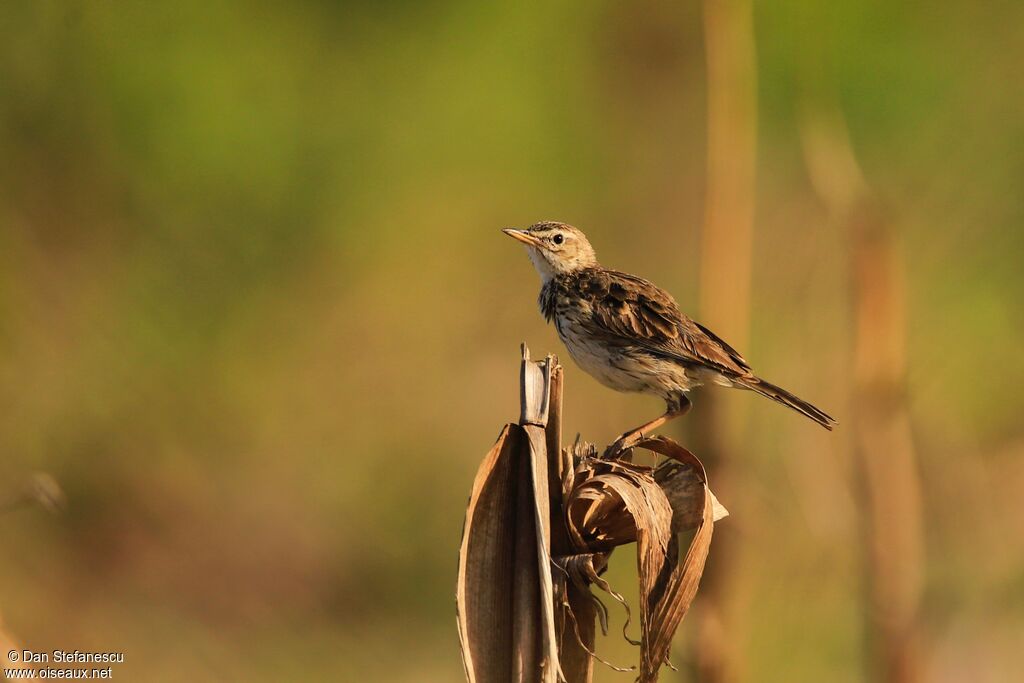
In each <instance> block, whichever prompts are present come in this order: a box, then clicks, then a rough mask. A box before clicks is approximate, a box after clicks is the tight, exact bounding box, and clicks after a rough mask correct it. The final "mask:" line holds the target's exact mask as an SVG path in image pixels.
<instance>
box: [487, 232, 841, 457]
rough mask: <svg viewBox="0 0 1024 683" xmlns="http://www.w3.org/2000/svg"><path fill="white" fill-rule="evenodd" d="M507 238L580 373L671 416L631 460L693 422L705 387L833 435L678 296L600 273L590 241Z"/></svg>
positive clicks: (651, 426)
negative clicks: (696, 396) (676, 422)
mask: <svg viewBox="0 0 1024 683" xmlns="http://www.w3.org/2000/svg"><path fill="white" fill-rule="evenodd" d="M502 232H504V233H505V234H506V235H508V236H509V237H512V238H513V239H515V240H518V241H519V242H522V243H523V244H524V245H525V246H526V249H527V253H528V255H529V257H530V261H532V262H533V266H534V268H536V270H537V272H538V273H539V274H540V278H541V290H540V296H539V298H538V304H539V306H540V311H541V313H542V314H543V315H544V317H545V319H546V320H547V321H548V322H553V323H554V325H555V329H556V330H557V331H558V336H559V338H560V339H561V340H562V342H563V343H564V344H565V346H566V348H567V349H568V351H569V355H570V356H572V358H573V360H574V361H575V362H576V364H577V365H578V366H579V367H580V368H582V369H583V370H584V371H585V372H587V373H588V374H590V375H591V376H593V377H594V378H595V379H596V380H598V381H599V382H600V383H601V384H604V385H605V386H607V387H610V388H612V389H615V390H617V391H621V392H640V393H645V394H654V395H656V396H659V397H661V398H662V399H664V401H665V405H666V409H665V413H664V414H663V415H661V416H659V417H657V418H655V419H654V420H651V421H649V422H646V423H644V424H643V425H641V426H639V427H637V428H636V429H632V430H629V431H627V432H625V433H624V434H623V435H622V436H620V437H619V438H618V439H617V440H616V441H615V443H614V444H613V445H612V446H610V447H609V451H615V450H623V449H625V448H628V447H629V446H630V445H631V444H633V443H636V442H637V441H639V439H641V438H643V436H644V435H646V434H649V433H650V432H651V431H653V430H655V429H657V428H659V427H661V426H662V425H664V424H665V423H667V422H668V421H670V420H672V419H674V418H677V417H679V416H681V415H683V414H685V413H686V412H687V411H688V410H689V408H690V406H691V403H690V400H689V398H688V397H687V393H688V392H689V391H690V390H691V389H693V388H694V387H698V386H701V385H705V384H711V385H718V386H724V387H730V388H734V389H745V390H749V391H753V392H754V393H757V394H760V395H761V396H764V397H766V398H770V399H772V400H773V401H776V402H778V403H781V404H782V405H784V406H786V407H788V408H792V409H793V410H795V411H797V412H798V413H800V414H802V415H804V416H806V417H808V418H810V419H811V420H813V421H814V422H816V423H817V424H819V425H821V426H822V427H824V428H825V429H828V430H829V431H831V430H832V428H833V426H835V425H837V424H838V423H837V422H836V420H835V419H834V418H832V417H831V416H830V415H828V414H827V413H825V412H824V411H823V410H821V409H819V408H817V407H815V406H814V405H812V404H811V403H809V402H807V401H805V400H803V399H802V398H800V397H798V396H796V395H795V394H793V393H791V392H789V391H787V390H785V389H783V388H782V387H779V386H776V385H774V384H772V383H770V382H767V381H765V380H764V379H761V378H760V377H758V376H757V375H755V374H754V372H753V370H752V369H751V367H750V365H749V364H748V363H747V361H746V360H745V359H744V358H743V356H741V355H740V353H739V352H738V351H736V349H734V348H733V347H731V346H729V344H727V343H726V342H725V341H724V340H723V339H722V338H721V337H719V336H718V335H716V334H715V333H714V332H712V331H711V330H709V329H708V328H707V327H705V326H704V325H701V324H700V323H698V322H696V321H695V320H693V319H691V318H689V317H688V316H686V315H685V314H683V313H682V312H680V310H679V306H678V304H676V301H675V299H673V298H672V295H671V294H669V293H668V292H666V291H665V290H663V289H661V288H659V287H657V286H656V285H654V284H653V283H651V282H650V281H648V280H645V279H643V278H641V277H637V276H636V275H630V274H629V273H623V272H620V271H616V270H610V269H608V268H605V267H603V266H602V265H601V264H600V263H598V260H597V255H596V254H595V252H594V248H593V247H592V246H591V245H590V241H589V240H588V239H587V237H586V235H584V234H583V232H582V231H581V230H579V229H578V228H575V227H573V226H571V225H568V224H566V223H560V222H557V221H542V222H540V223H535V224H534V225H531V226H530V227H529V228H527V229H525V230H521V229H516V228H506V229H504V230H503V231H502Z"/></svg>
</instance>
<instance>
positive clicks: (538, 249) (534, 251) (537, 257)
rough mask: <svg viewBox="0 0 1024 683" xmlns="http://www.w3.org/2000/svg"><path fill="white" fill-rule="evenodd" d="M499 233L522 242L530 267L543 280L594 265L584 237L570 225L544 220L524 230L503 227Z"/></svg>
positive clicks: (595, 260)
mask: <svg viewBox="0 0 1024 683" xmlns="http://www.w3.org/2000/svg"><path fill="white" fill-rule="evenodd" d="M502 232H503V233H505V234H506V235H508V236H509V237H512V238H514V239H517V240H519V241H520V242H522V243H523V244H525V245H526V251H527V253H528V254H529V255H530V260H531V261H533V266H534V268H536V269H537V272H538V273H540V277H541V279H542V280H544V281H545V282H547V281H548V280H550V279H551V278H553V277H554V276H556V275H563V274H566V273H572V272H575V271H577V270H582V269H584V268H592V267H593V266H596V265H597V256H596V255H595V254H594V248H593V247H592V246H590V242H588V241H587V236H586V235H584V234H583V233H582V232H581V231H579V230H577V229H576V228H574V227H572V226H571V225H566V224H565V223H556V222H554V221H544V222H542V223H535V224H534V225H531V226H530V227H529V228H527V229H526V230H516V229H514V228H506V229H504V230H502Z"/></svg>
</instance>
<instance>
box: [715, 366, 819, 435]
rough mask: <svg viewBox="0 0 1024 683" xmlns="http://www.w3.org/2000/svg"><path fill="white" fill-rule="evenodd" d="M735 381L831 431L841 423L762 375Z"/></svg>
mask: <svg viewBox="0 0 1024 683" xmlns="http://www.w3.org/2000/svg"><path fill="white" fill-rule="evenodd" d="M734 381H735V382H736V384H739V385H740V386H742V387H744V388H746V389H750V390H751V391H756V392H757V393H759V394H761V395H762V396H767V397H768V398H770V399H772V400H773V401H777V402H778V403H781V404H782V405H784V406H786V407H788V408H792V409H793V410H795V411H797V412H798V413H802V414H804V415H806V416H807V417H809V418H811V419H812V420H814V421H815V422H817V423H818V424H820V425H821V426H822V427H824V428H825V429H827V430H829V431H832V427H833V426H834V425H837V424H839V423H838V422H836V421H835V419H834V418H833V417H832V416H831V415H829V414H828V413H826V412H825V411H823V410H821V409H819V408H816V407H815V406H813V405H811V404H810V403H808V402H807V401H805V400H803V399H802V398H800V397H799V396H796V395H794V394H791V393H790V392H788V391H786V390H785V389H783V388H782V387H777V386H775V385H774V384H771V383H770V382H765V381H764V380H763V379H761V378H760V377H743V378H740V379H738V380H734Z"/></svg>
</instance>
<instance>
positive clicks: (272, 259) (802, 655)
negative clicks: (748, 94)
mask: <svg viewBox="0 0 1024 683" xmlns="http://www.w3.org/2000/svg"><path fill="white" fill-rule="evenodd" d="M819 4H820V3H816V2H811V1H810V0H794V1H791V2H780V3H757V6H756V7H755V15H754V30H755V38H756V43H757V55H756V56H757V69H758V99H759V112H758V116H759V119H758V128H759V147H758V185H757V197H756V202H757V203H756V227H755V236H754V251H753V264H752V267H753V275H752V277H753V291H754V294H753V302H752V304H753V305H752V317H751V325H752V327H751V339H750V341H749V343H748V344H747V346H746V348H744V349H742V351H744V352H745V355H746V356H747V358H748V359H749V360H751V362H752V363H753V365H754V366H755V367H757V368H758V369H759V370H760V371H762V372H763V373H764V374H765V375H766V376H767V377H768V378H769V379H772V380H774V381H777V382H779V383H780V384H783V385H785V386H787V387H789V388H791V389H792V390H794V391H795V392H796V393H799V394H800V395H802V396H805V397H807V398H808V399H810V400H812V401H814V402H815V403H817V404H819V405H821V406H822V407H823V408H825V409H827V410H828V411H829V412H831V413H832V414H834V415H836V416H837V417H838V418H839V419H840V422H843V421H844V416H845V415H848V414H849V413H850V410H851V398H850V387H851V372H852V369H851V361H850V341H849V340H850V338H851V335H852V333H853V332H852V323H851V315H852V313H851V305H850V293H849V284H848V280H849V272H848V270H849V267H848V256H847V251H848V248H849V244H848V240H847V237H846V236H845V235H844V234H842V232H841V231H840V230H838V229H837V228H836V226H835V225H834V224H832V223H830V222H829V221H828V220H827V211H826V208H825V207H824V206H823V205H822V203H821V201H820V200H819V199H818V197H817V196H816V194H815V192H814V191H813V188H812V186H811V183H810V181H809V179H808V173H807V169H806V167H805V164H804V159H803V156H802V152H801V140H800V129H799V126H800V120H799V119H800V116H799V112H800V105H801V101H802V98H803V97H804V96H805V95H806V90H807V89H806V87H805V86H806V83H807V79H808V78H809V76H808V74H809V73H811V74H815V76H813V78H814V79H816V80H815V82H819V83H820V82H823V81H827V82H828V83H830V84H831V87H832V88H834V90H835V92H836V93H838V100H839V101H840V103H841V105H842V108H843V110H844V112H845V115H846V118H847V121H848V123H849V128H850V132H851V139H852V142H853V146H854V148H855V150H856V152H857V155H858V157H859V159H860V162H861V165H862V167H863V169H864V172H865V175H866V176H867V178H868V181H869V182H870V183H871V186H872V187H873V188H874V190H875V191H876V193H877V194H878V195H879V196H880V197H881V198H882V200H883V201H884V203H885V205H886V206H887V207H888V210H889V211H890V212H891V215H892V216H893V219H894V222H895V225H896V229H897V231H898V233H899V236H900V239H901V242H902V246H903V255H904V259H905V261H904V265H905V268H906V278H907V287H908V309H907V320H906V329H907V348H908V350H909V358H908V372H909V390H908V397H909V405H910V411H911V415H912V417H913V424H914V436H915V438H916V443H917V447H918V456H919V461H920V464H919V467H920V477H921V484H922V487H923V491H924V500H923V504H924V519H925V539H924V541H925V546H926V549H927V550H926V552H927V555H926V564H925V584H924V596H923V603H922V617H923V618H922V621H923V628H924V643H925V647H924V658H925V659H924V666H925V672H926V674H927V677H928V679H929V680H936V681H961V680H967V678H968V677H969V678H970V680H974V681H1008V680H1012V679H1013V677H1014V675H1017V676H1019V675H1021V674H1022V672H1024V659H1022V654H1021V653H1022V652H1024V544H1022V542H1021V539H1022V538H1024V508H1022V507H1021V505H1020V499H1021V496H1022V495H1024V458H1022V455H1024V421H1022V418H1021V414H1022V408H1024V402H1022V401H1021V399H1020V392H1021V386H1022V382H1024V354H1021V352H1020V339H1021V335H1022V334H1024V315H1022V304H1021V301H1022V299H1024V229H1022V224H1024V185H1022V182H1024V88H1021V87H1020V75H1021V70H1022V68H1024V33H1022V30H1021V27H1022V26H1024V4H1022V3H1019V2H1009V1H1007V2H985V3H978V2H973V1H971V0H948V1H943V2H931V3H925V2H908V3H890V2H882V1H881V0H870V1H866V2H865V1H856V2H854V1H853V0H845V1H843V2H831V3H827V7H818V5H819ZM704 59H705V52H704V42H703V25H702V14H701V7H700V5H699V4H697V3H692V2H670V1H668V0H661V1H655V0H642V1H641V2H634V3H618V2H582V1H579V0H575V1H569V0H558V1H556V2H550V3H515V2H498V3H476V2H468V1H465V0H452V1H448V2H442V1H439V0H435V1H432V2H420V3H415V2H400V1H398V0H388V1H383V2H363V3H356V2H337V3H328V2H319V3H318V2H288V3H285V2H251V3H244V2H237V1H216V0H215V1H213V2H202V3H200V2H190V1H185V2H178V3H134V2H129V3H116V4H115V3H92V2H58V1H55V0H53V1H50V0H36V1H31V2H29V1H25V0H14V1H12V2H5V3H3V4H2V5H0V405H2V410H0V453H2V458H0V487H3V488H4V489H11V488H14V487H16V486H17V485H18V483H19V482H20V481H22V480H23V478H24V477H25V476H27V474H28V473H29V472H32V471H36V470H42V471H46V472H49V473H51V474H53V476H54V477H55V478H56V479H57V480H58V481H59V482H60V483H61V485H62V486H63V488H64V490H65V492H66V494H67V498H68V506H67V510H66V512H65V513H64V514H62V515H59V516H49V515H45V514H42V513H41V512H39V511H38V510H19V511H16V512H10V513H7V514H5V515H3V516H0V539H2V546H3V548H4V553H3V555H4V560H3V562H0V614H2V615H3V620H4V623H5V624H6V629H7V630H9V631H10V632H11V633H12V634H13V635H14V636H15V637H17V638H18V640H19V641H20V642H21V643H22V644H23V645H24V646H25V647H29V648H33V649H37V650H50V649H54V648H65V649H74V648H76V647H77V648H80V649H103V650H119V651H123V652H125V657H126V660H127V663H126V664H125V665H123V666H122V667H116V668H115V671H114V674H115V677H118V678H122V679H125V680H146V681H150V680H152V681H179V680H267V681H276V680H289V679H292V678H295V677H298V676H300V675H301V676H305V677H307V678H309V679H313V680H318V679H319V680H362V681H368V680H380V681H396V682H405V681H409V682H412V681H449V680H461V677H462V667H461V664H460V660H459V650H458V641H457V637H456V630H455V620H454V582H455V569H456V553H457V548H458V542H459V538H460V532H461V526H462V517H463V513H464V510H465V503H466V500H467V496H468V493H469V489H470V484H471V482H472V477H473V474H474V472H475V469H476V466H477V464H478V463H479V460H480V458H481V457H482V456H483V454H484V453H485V452H486V450H487V449H488V448H489V447H490V445H491V444H492V443H493V439H494V438H495V436H496V435H497V433H498V431H499V429H500V427H501V426H502V424H503V423H504V422H506V421H508V420H512V419H514V418H515V417H516V415H517V409H518V398H517V394H516V382H517V372H518V345H519V342H520V341H523V340H525V341H527V342H528V343H529V344H530V345H531V347H532V348H533V350H534V353H535V354H541V353H544V352H546V351H554V352H561V350H562V349H561V345H560V343H559V342H558V340H557V337H556V335H555V332H554V330H553V328H550V327H546V326H545V325H544V322H543V320H542V318H541V316H540V315H539V313H538V312H537V310H536V305H535V299H536V295H537V291H538V287H539V284H538V281H537V278H536V275H535V274H534V272H533V270H532V268H531V266H530V264H529V262H528V260H527V259H526V258H525V255H524V254H523V253H522V249H521V248H518V247H517V246H516V245H514V244H512V243H511V242H510V241H509V240H508V239H507V238H506V237H504V236H502V235H501V233H500V232H498V230H499V228H501V227H505V226H510V225H512V226H515V225H518V226H524V225H527V224H529V223H532V222H534V221H537V220H540V219H559V220H564V221H567V222H571V223H573V224H575V225H578V226H580V227H582V228H584V229H585V230H587V232H588V234H589V235H590V236H591V238H592V241H593V242H594V243H595V246H596V248H597V251H598V254H599V255H600V256H601V257H602V261H603V262H604V263H606V264H607V265H609V266H613V267H617V268H621V269H624V270H631V271H634V272H637V273H639V274H642V275H645V276H647V277H650V278H651V279H653V280H654V281H655V282H657V283H659V284H660V285H662V286H664V287H666V288H667V289H669V290H670V291H672V292H674V293H675V295H676V297H677V299H678V300H679V302H680V304H681V306H682V307H683V309H684V310H689V311H691V312H694V313H695V312H696V305H697V280H698V277H697V274H698V271H699V263H698V260H699V246H700V227H701V224H702V222H703V219H704V191H705V185H706V161H705V157H706V139H707V130H706V113H705V112H706V101H705V95H706V89H705V64H704ZM716 331H717V332H719V333H720V334H721V335H722V336H723V337H725V338H726V339H729V332H730V331H729V330H722V329H719V330H716ZM566 391H567V399H566V401H567V402H566V410H565V419H566V430H567V436H571V435H573V434H575V433H576V432H577V431H580V432H582V433H583V435H584V436H585V437H586V438H588V439H590V440H592V441H597V442H600V443H606V442H608V441H609V440H610V439H611V438H613V437H614V436H615V435H617V434H618V433H619V432H621V431H622V430H623V429H625V428H626V427H628V426H631V425H633V424H635V423H639V422H641V421H643V420H644V419H647V418H649V417H652V416H653V415H654V414H656V412H657V411H660V410H661V407H662V406H661V405H660V403H659V402H658V401H657V400H655V399H653V398H650V397H639V396H628V395H619V394H616V393H614V392H612V391H610V390H607V389H604V388H602V387H600V386H599V385H598V384H597V383H596V382H595V381H593V380H592V379H590V378H589V377H587V376H585V375H584V374H583V373H582V372H581V371H579V370H578V369H577V368H576V367H574V366H572V365H571V364H570V366H569V367H568V368H567V376H566ZM721 400H722V402H724V403H726V404H729V405H734V404H735V405H740V404H745V406H744V408H743V410H744V411H745V414H746V415H748V419H747V420H746V422H745V424H747V428H746V431H745V432H744V434H743V435H742V442H743V443H745V444H749V452H744V453H742V462H741V463H738V464H737V465H738V466H739V467H740V468H741V469H742V471H743V473H744V474H743V481H744V486H745V487H746V488H745V490H744V492H743V493H742V496H740V495H738V494H736V495H734V497H733V498H732V499H730V498H729V497H728V496H725V495H723V496H722V497H723V502H724V503H725V504H726V505H727V507H729V508H730V510H732V512H733V518H732V520H731V521H727V522H726V523H735V524H736V525H737V528H738V529H740V530H741V531H740V533H738V534H737V537H738V543H739V544H741V546H742V555H743V557H744V558H745V560H744V562H743V564H742V565H741V566H740V568H739V570H738V571H740V572H741V574H742V575H743V576H744V582H743V586H744V588H743V595H742V602H743V605H744V606H745V607H744V611H745V613H746V615H747V616H746V626H745V627H744V629H743V631H742V633H738V634H736V636H735V643H734V647H735V649H736V650H737V651H739V652H740V653H742V656H743V657H744V658H745V660H746V662H747V663H746V669H747V671H748V674H749V677H750V680H756V681H811V680H827V681H856V680H864V678H865V677H866V676H868V674H867V673H866V671H865V665H864V663H863V661H864V653H865V648H866V640H867V637H866V636H865V635H864V634H863V633H862V629H861V622H862V619H863V610H864V609H865V608H864V606H863V601H862V588H861V583H862V579H861V578H860V574H861V567H862V560H861V551H860V550H859V547H860V536H859V532H858V528H859V526H858V525H859V522H858V519H859V517H860V516H861V515H862V514H863V513H864V510H863V508H862V505H861V503H860V500H861V498H860V496H859V494H858V492H857V485H856V477H855V476H854V475H853V473H852V471H853V469H854V468H853V465H852V464H851V455H850V451H851V448H850V436H849V432H847V433H845V434H844V432H843V431H842V428H840V430H839V431H837V432H836V433H835V434H834V435H832V436H830V435H828V434H826V433H825V432H824V431H822V430H818V429H816V428H815V427H814V426H813V425H811V424H810V423H809V422H806V421H804V420H802V419H800V418H799V417H798V416H795V415H793V414H790V413H786V412H784V411H782V410H781V409H779V408H777V407H775V406H773V405H771V404H770V403H768V402H764V401H760V400H759V399H756V398H755V397H753V396H751V395H744V394H741V393H739V392H730V393H729V394H728V395H727V396H723V397H722V399H721ZM695 402H696V404H697V408H696V410H695V411H694V413H693V415H692V417H690V418H688V419H691V420H699V419H700V416H701V410H700V395H699V394H698V395H697V397H696V399H695ZM676 429H678V428H676ZM819 432H820V433H819ZM741 498H742V499H741ZM714 554H715V547H714V546H712V557H714ZM633 561H634V560H633V558H632V556H631V551H628V550H627V551H626V552H622V553H619V556H617V559H616V564H615V566H614V567H613V569H612V573H611V577H612V580H613V583H615V584H616V585H618V586H619V587H620V588H621V589H623V590H625V589H626V588H627V586H628V583H629V582H630V581H631V580H632V579H631V577H632V568H633ZM633 590H634V591H635V589H633ZM700 603H701V596H700V595H698V598H697V609H698V610H699V608H700ZM612 612H613V633H614V632H615V630H616V629H617V628H618V626H617V625H616V624H619V623H621V612H620V611H618V610H616V609H614V608H613V610H612ZM692 621H693V620H692V619H688V621H687V622H686V623H685V624H684V627H683V629H682V630H681V632H680V635H679V637H678V639H677V646H676V650H677V655H676V657H675V659H676V660H678V661H679V662H680V663H682V664H684V665H685V663H686V661H687V658H688V655H687V646H686V643H687V642H689V641H690V640H691V639H692V637H693V626H692V623H691V622H692ZM599 649H600V651H602V652H603V653H605V654H607V655H608V657H609V658H611V659H613V660H614V661H616V663H619V664H625V663H630V662H631V661H633V660H635V657H636V653H635V650H631V649H630V648H629V647H628V646H626V645H624V644H623V643H622V642H621V638H619V637H618V636H612V637H609V638H607V639H604V640H602V641H600V642H599ZM663 679H664V680H666V681H676V680H678V681H683V680H691V677H690V673H688V672H687V670H686V667H685V666H684V667H683V671H681V672H680V673H672V672H670V671H666V672H665V675H664V678H663ZM597 680H601V681H613V680H615V681H619V680H621V681H627V680H632V674H617V673H613V672H608V671H606V670H604V669H603V668H602V667H600V666H599V667H598V671H597Z"/></svg>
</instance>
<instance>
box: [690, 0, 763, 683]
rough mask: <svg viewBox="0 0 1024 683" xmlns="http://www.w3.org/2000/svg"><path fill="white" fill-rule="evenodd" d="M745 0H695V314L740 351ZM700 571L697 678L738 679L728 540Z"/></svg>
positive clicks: (747, 137) (751, 109)
mask: <svg viewBox="0 0 1024 683" xmlns="http://www.w3.org/2000/svg"><path fill="white" fill-rule="evenodd" d="M753 21H754V20H753V11H752V7H751V3H750V1H749V0H705V2H704V42H705V46H706V47H705V50H706V67H707V107H708V109H707V127H708V161H707V164H708V165H707V183H708V185H707V200H706V207H705V219H704V229H703V234H702V241H701V264H700V303H699V308H700V316H701V320H702V322H704V323H706V324H707V325H709V326H710V327H711V328H712V329H715V330H720V331H721V333H722V334H723V335H724V336H725V337H726V338H728V339H731V340H735V341H734V343H735V344H736V345H737V346H739V348H743V347H745V346H746V342H747V338H748V337H749V331H750V279H751V251H752V245H753V231H754V200H755V190H756V188H755V182H756V167H757V56H756V51H755V46H754V26H753ZM724 408H725V406H724V405H723V404H722V403H720V402H719V400H718V397H717V396H716V395H714V393H713V392H708V393H707V395H705V396H703V397H702V410H704V411H705V417H704V418H703V419H701V420H700V421H695V422H694V429H695V430H696V432H695V434H694V437H695V440H696V441H697V442H698V444H699V448H700V449H701V451H702V452H703V453H705V454H707V455H708V456H709V460H710V462H711V470H712V472H711V477H712V479H713V480H714V481H716V482H717V483H718V485H719V486H720V487H722V488H723V490H729V489H733V490H732V491H731V494H730V495H731V496H735V497H736V498H737V499H740V498H742V496H740V495H739V493H738V492H737V491H736V490H734V489H735V488H736V485H737V481H736V476H735V475H736V472H735V471H734V470H733V469H732V467H731V466H730V465H729V464H728V463H730V462H731V461H732V458H730V457H727V455H726V454H728V453H729V452H730V451H734V450H735V448H734V446H735V442H734V439H736V438H737V436H738V435H739V434H740V426H741V425H739V421H740V419H739V418H740V416H739V415H738V414H736V413H735V412H727V411H726V410H725V409H724ZM716 545H717V547H716V549H715V557H714V559H713V561H712V562H711V563H709V565H708V573H707V574H706V575H705V580H704V586H705V591H706V592H705V594H704V595H705V598H704V600H703V603H702V605H701V611H700V617H699V625H698V635H697V638H696V640H695V652H694V662H695V665H696V668H697V675H698V678H699V680H701V681H710V682H713V683H721V682H729V681H734V680H737V679H738V678H740V676H741V669H742V666H741V658H740V656H739V655H740V653H739V648H738V647H737V645H736V643H738V642H742V638H738V637H737V634H738V633H739V632H742V628H740V626H741V625H740V624H737V623H736V621H737V618H736V617H737V615H738V613H739V612H740V610H737V609H735V601H736V599H737V598H736V596H737V591H736V590H735V584H736V579H737V576H736V574H735V572H734V571H733V569H734V567H735V566H736V562H735V554H736V544H735V542H734V541H733V540H732V538H731V534H730V533H728V532H727V533H724V534H721V535H720V537H719V539H718V541H717V543H716Z"/></svg>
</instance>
